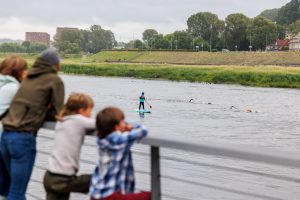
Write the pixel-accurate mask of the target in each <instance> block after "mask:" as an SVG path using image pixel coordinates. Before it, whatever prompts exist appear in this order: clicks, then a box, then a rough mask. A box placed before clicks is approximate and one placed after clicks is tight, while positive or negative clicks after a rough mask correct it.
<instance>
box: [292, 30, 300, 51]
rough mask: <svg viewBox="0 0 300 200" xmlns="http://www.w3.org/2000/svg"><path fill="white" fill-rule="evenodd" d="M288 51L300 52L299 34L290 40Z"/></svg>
mask: <svg viewBox="0 0 300 200" xmlns="http://www.w3.org/2000/svg"><path fill="white" fill-rule="evenodd" d="M290 51H300V33H299V34H298V35H296V36H295V37H293V38H292V39H291V41H290Z"/></svg>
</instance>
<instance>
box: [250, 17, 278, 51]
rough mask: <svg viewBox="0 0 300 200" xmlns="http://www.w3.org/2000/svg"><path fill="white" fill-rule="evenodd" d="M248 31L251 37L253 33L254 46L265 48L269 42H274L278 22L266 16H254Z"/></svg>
mask: <svg viewBox="0 0 300 200" xmlns="http://www.w3.org/2000/svg"><path fill="white" fill-rule="evenodd" d="M247 32H248V33H249V34H248V35H249V37H250V34H251V39H252V44H253V46H254V48H255V49H260V50H265V48H266V46H267V45H268V44H273V43H274V41H275V40H276V37H277V34H276V32H277V29H276V24H274V23H273V22H272V21H271V20H268V19H266V18H264V17H256V18H254V19H253V20H252V22H251V24H250V26H249V27H248V31H247ZM249 39H250V38H249Z"/></svg>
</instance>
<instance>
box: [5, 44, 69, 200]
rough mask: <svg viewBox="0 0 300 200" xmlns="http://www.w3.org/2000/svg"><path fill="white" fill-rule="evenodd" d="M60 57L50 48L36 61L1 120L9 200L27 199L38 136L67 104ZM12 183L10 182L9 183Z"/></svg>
mask: <svg viewBox="0 0 300 200" xmlns="http://www.w3.org/2000/svg"><path fill="white" fill-rule="evenodd" d="M59 69H60V57H59V55H58V53H57V52H56V51H54V50H52V49H47V50H45V51H43V52H42V54H41V55H40V56H39V57H38V58H37V60H36V61H35V63H34V64H33V67H32V69H31V70H30V71H29V73H28V76H27V78H26V79H25V80H24V81H23V82H22V84H21V86H20V89H19V91H18V92H17V94H16V96H15V98H14V100H13V101H12V103H11V106H10V110H9V112H8V114H7V115H6V116H5V117H4V119H3V120H2V123H3V126H4V132H3V135H2V140H1V144H0V148H1V154H2V156H3V159H4V162H5V166H6V168H7V170H8V172H9V177H10V185H9V184H5V183H4V186H2V185H0V187H5V186H6V187H9V193H8V195H7V199H8V200H25V199H26V197H25V193H26V190H27V185H28V182H29V180H30V176H31V173H32V169H33V165H34V161H35V156H36V134H37V132H38V130H39V128H40V127H41V126H42V125H43V123H44V121H45V120H46V116H47V117H50V118H52V119H54V116H55V115H56V114H57V113H58V112H59V111H60V109H61V108H62V107H63V103H64V84H63V82H62V80H61V79H60V77H59V76H58V75H57V72H58V71H59ZM8 182H9V181H8Z"/></svg>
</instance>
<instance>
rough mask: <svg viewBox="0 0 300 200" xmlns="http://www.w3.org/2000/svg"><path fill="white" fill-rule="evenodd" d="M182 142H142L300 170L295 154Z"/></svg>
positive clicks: (170, 140) (248, 147)
mask: <svg viewBox="0 0 300 200" xmlns="http://www.w3.org/2000/svg"><path fill="white" fill-rule="evenodd" d="M181 141H184V140H181ZM181 141H177V140H173V139H163V138H156V137H151V136H150V137H148V138H145V139H144V140H142V141H141V143H143V144H147V145H152V146H158V147H164V148H171V149H176V150H182V151H189V152H194V153H199V154H205V155H211V156H220V157H227V158H232V159H240V160H245V161H254V162H260V163H266V164H273V165H279V166H285V167H292V168H298V169H300V156H299V154H296V153H293V152H282V151H278V150H270V149H265V148H259V147H255V146H250V145H243V146H241V145H235V144H232V145H227V144H220V143H214V142H209V141H206V142H195V141H190V142H181Z"/></svg>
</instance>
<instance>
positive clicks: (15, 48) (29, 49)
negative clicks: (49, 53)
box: [0, 41, 47, 53]
mask: <svg viewBox="0 0 300 200" xmlns="http://www.w3.org/2000/svg"><path fill="white" fill-rule="evenodd" d="M45 49H47V46H46V45H44V44H40V43H32V44H31V43H30V42H27V41H25V42H23V43H22V44H19V43H3V44H1V45H0V52H5V53H40V52H41V51H43V50H45Z"/></svg>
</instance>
